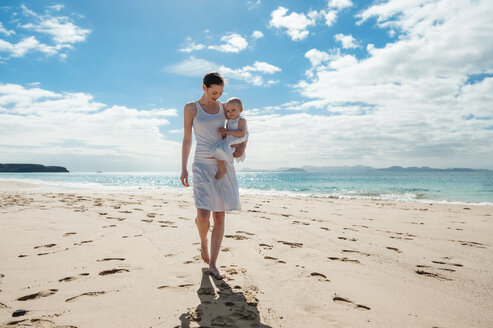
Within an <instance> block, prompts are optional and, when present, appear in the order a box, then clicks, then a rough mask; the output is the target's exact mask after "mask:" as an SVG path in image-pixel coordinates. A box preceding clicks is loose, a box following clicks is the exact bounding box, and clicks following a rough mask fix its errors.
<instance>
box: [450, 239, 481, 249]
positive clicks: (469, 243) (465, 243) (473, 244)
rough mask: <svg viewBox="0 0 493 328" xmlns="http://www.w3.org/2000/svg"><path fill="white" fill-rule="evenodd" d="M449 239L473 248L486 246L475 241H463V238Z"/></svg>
mask: <svg viewBox="0 0 493 328" xmlns="http://www.w3.org/2000/svg"><path fill="white" fill-rule="evenodd" d="M449 241H453V242H457V243H460V244H461V245H463V246H469V247H475V248H487V247H486V245H485V244H481V243H478V242H475V241H465V240H449Z"/></svg>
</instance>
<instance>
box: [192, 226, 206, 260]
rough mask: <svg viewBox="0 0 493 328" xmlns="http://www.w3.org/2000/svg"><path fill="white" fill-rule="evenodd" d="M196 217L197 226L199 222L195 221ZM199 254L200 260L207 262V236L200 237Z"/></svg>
mask: <svg viewBox="0 0 493 328" xmlns="http://www.w3.org/2000/svg"><path fill="white" fill-rule="evenodd" d="M197 220H198V218H195V225H196V226H197V228H199V231H200V227H199V223H198V222H197ZM200 239H201V241H200V256H202V260H204V262H205V263H207V264H209V251H208V249H207V238H205V240H202V237H201V238H200Z"/></svg>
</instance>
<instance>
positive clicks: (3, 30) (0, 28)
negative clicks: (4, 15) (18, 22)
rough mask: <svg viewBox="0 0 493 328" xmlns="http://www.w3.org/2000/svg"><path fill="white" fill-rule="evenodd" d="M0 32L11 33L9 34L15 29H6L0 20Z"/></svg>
mask: <svg viewBox="0 0 493 328" xmlns="http://www.w3.org/2000/svg"><path fill="white" fill-rule="evenodd" d="M0 33H2V34H5V35H7V36H9V35H11V34H15V31H12V30H7V29H6V28H5V26H3V24H2V22H0Z"/></svg>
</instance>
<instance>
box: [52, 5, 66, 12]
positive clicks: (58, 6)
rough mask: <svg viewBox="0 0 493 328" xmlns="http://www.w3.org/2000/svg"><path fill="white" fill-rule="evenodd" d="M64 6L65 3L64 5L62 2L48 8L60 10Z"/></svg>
mask: <svg viewBox="0 0 493 328" xmlns="http://www.w3.org/2000/svg"><path fill="white" fill-rule="evenodd" d="M63 7H64V5H62V4H56V5H53V6H49V7H48V8H50V9H53V10H55V11H60V10H62V9H63Z"/></svg>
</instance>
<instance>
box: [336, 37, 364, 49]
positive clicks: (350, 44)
mask: <svg viewBox="0 0 493 328" xmlns="http://www.w3.org/2000/svg"><path fill="white" fill-rule="evenodd" d="M334 39H335V40H336V41H339V42H340V43H341V44H342V47H343V48H344V49H352V48H358V47H359V45H358V42H357V41H356V39H355V38H354V37H353V36H352V35H351V34H349V35H344V34H342V33H339V34H336V35H334Z"/></svg>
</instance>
